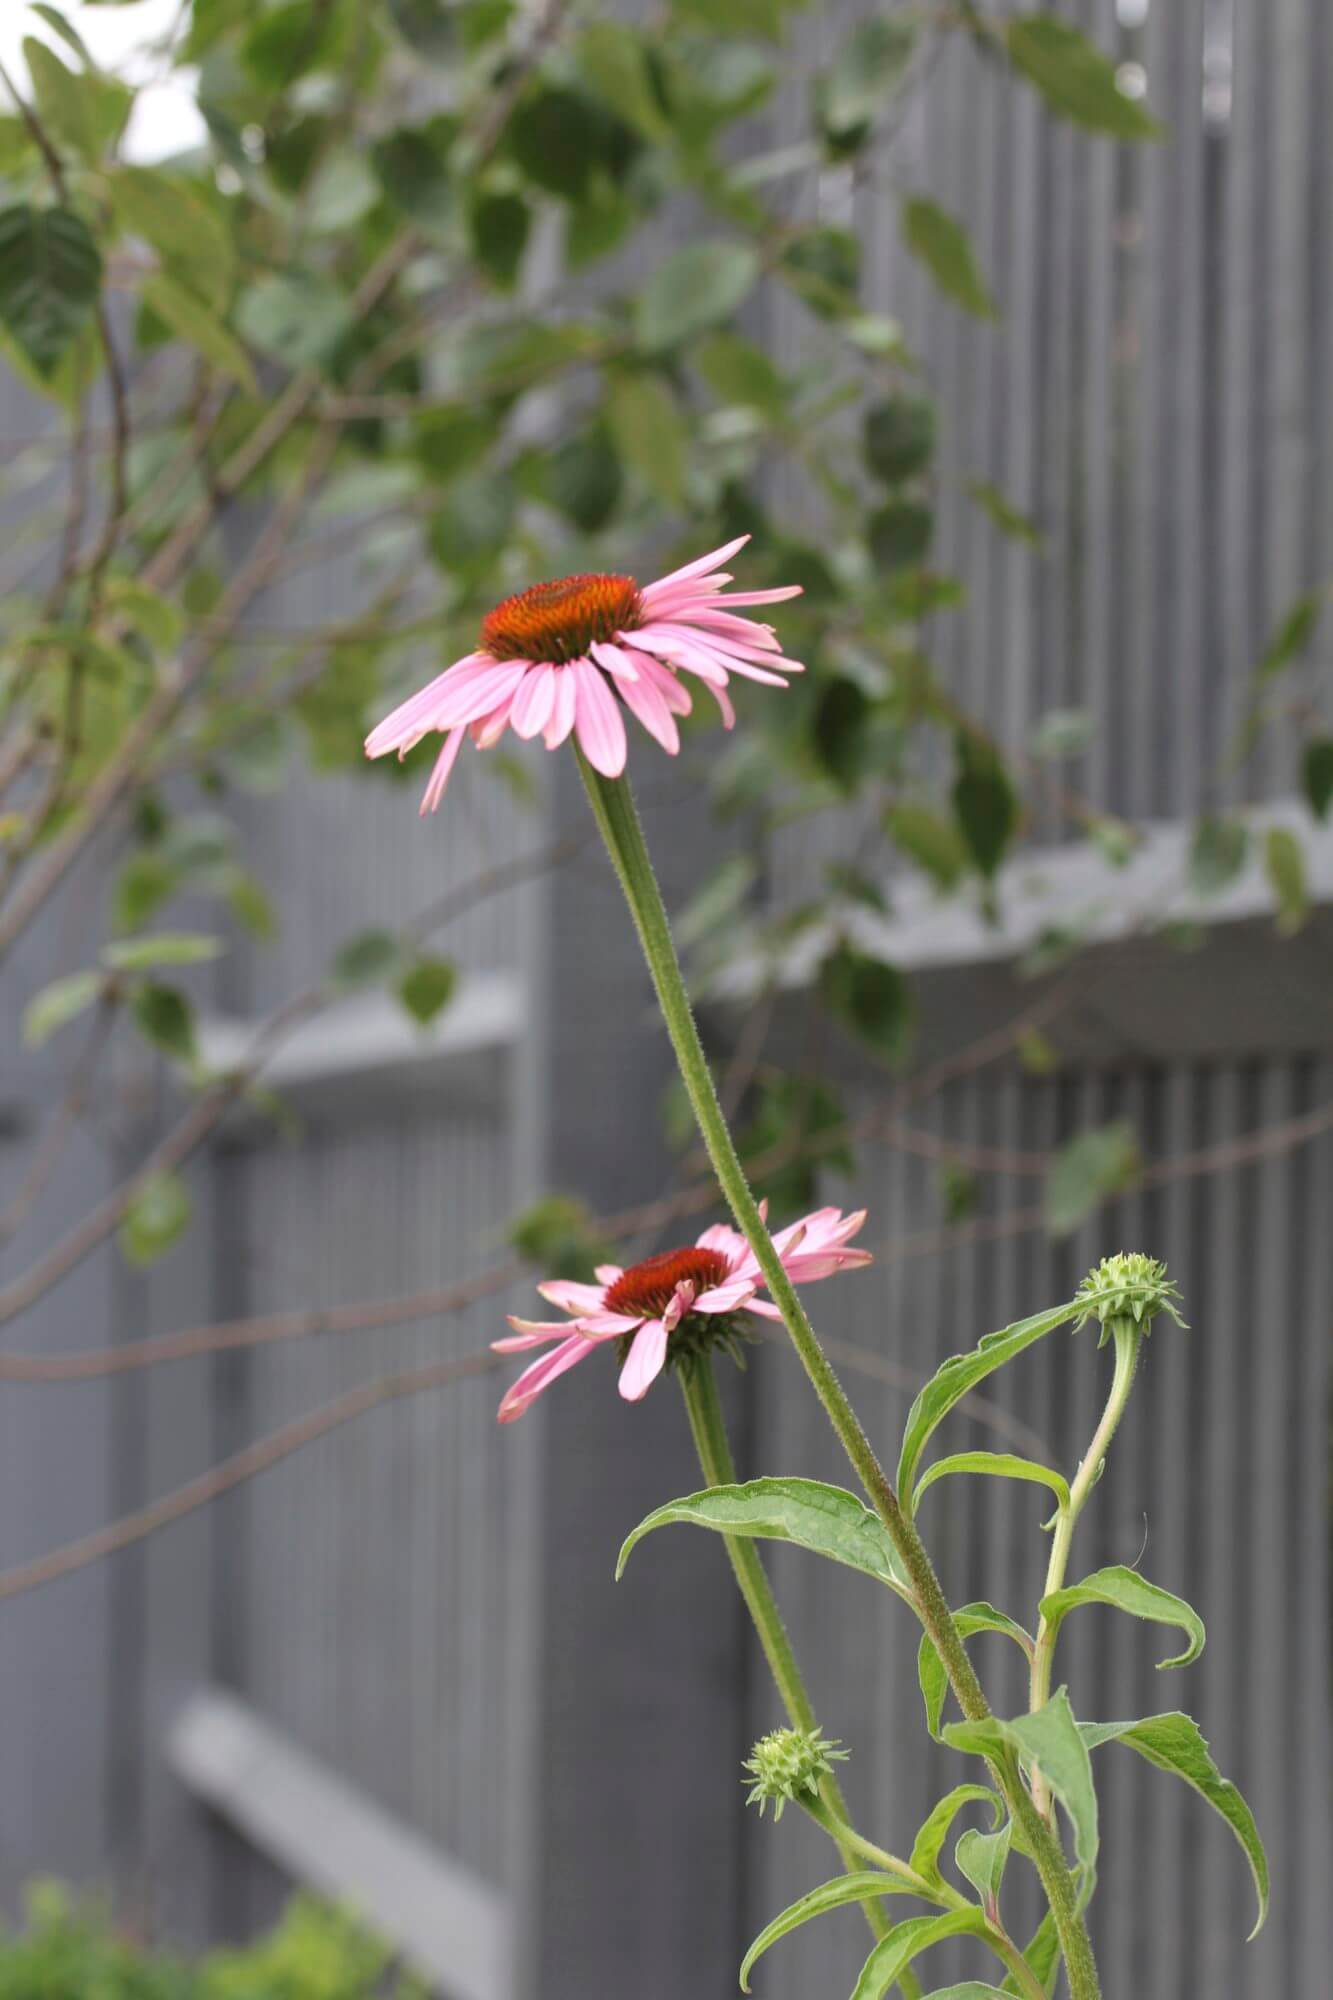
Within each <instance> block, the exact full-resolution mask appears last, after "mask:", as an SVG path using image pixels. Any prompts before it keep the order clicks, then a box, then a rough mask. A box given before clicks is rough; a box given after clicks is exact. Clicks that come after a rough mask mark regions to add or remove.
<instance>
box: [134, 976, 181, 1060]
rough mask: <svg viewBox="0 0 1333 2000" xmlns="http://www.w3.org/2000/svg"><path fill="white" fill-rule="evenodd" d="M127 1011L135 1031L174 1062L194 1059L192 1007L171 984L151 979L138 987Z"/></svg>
mask: <svg viewBox="0 0 1333 2000" xmlns="http://www.w3.org/2000/svg"><path fill="white" fill-rule="evenodd" d="M130 1013H131V1014H132V1015H133V1017H134V1024H135V1026H136V1027H137V1028H138V1030H139V1033H140V1034H141V1035H143V1036H144V1037H145V1039H146V1040H147V1041H150V1042H152V1044H153V1045H154V1047H155V1048H159V1049H161V1050H162V1052H163V1054H164V1055H169V1056H172V1057H174V1059H175V1060H176V1061H177V1062H185V1063H191V1062H193V1061H194V1059H195V1056H196V1053H197V1051H196V1048H195V1040H194V1009H193V1008H192V1007H191V1005H190V1003H189V1001H188V1000H187V999H186V997H185V995H184V994H183V993H180V992H178V991H177V989H176V988H175V987H174V986H158V985H156V984H155V983H153V982H152V981H150V982H149V983H148V984H147V985H146V986H141V987H140V988H139V990H138V992H137V993H136V994H135V995H134V997H133V999H132V1000H131V1001H130Z"/></svg>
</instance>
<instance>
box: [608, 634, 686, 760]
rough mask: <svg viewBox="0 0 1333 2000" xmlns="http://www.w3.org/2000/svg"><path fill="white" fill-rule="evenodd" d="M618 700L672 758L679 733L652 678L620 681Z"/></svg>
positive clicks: (678, 741) (641, 657) (643, 655)
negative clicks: (619, 699)
mask: <svg viewBox="0 0 1333 2000" xmlns="http://www.w3.org/2000/svg"><path fill="white" fill-rule="evenodd" d="M638 658H639V659H640V660H646V659H647V658H648V655H647V654H646V653H640V654H639V655H638ZM620 697H621V700H622V701H623V702H624V704H625V706H626V708H627V709H628V710H629V712H630V714H631V715H634V716H637V717H638V719H639V721H640V722H641V723H642V724H643V726H644V728H645V729H646V730H647V731H648V734H649V735H650V736H651V737H653V738H655V740H656V741H657V742H658V743H660V744H661V746H662V748H663V749H664V750H665V751H666V752H667V754H668V756H671V757H674V756H675V755H676V753H677V751H678V750H679V749H680V731H679V730H678V729H677V727H676V718H675V716H674V715H673V714H672V713H671V710H670V708H669V707H668V705H667V699H666V696H665V695H664V694H663V693H662V690H661V689H660V688H659V687H657V686H656V685H655V684H654V682H653V680H652V679H651V677H649V676H644V677H643V678H642V679H640V680H634V681H622V682H621V684H620Z"/></svg>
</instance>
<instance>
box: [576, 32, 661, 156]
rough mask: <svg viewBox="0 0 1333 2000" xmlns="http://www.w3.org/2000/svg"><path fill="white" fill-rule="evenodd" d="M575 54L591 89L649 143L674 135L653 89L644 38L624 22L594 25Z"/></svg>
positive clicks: (577, 45)
mask: <svg viewBox="0 0 1333 2000" xmlns="http://www.w3.org/2000/svg"><path fill="white" fill-rule="evenodd" d="M575 54H576V57H577V60H578V64H579V68H580V69H581V70H582V72H583V74H584V76H585V77H586V78H587V80H588V82H589V83H590V84H591V85H592V88H593V89H594V90H595V91H596V92H597V94H598V96H599V97H601V98H602V99H603V100H604V101H605V102H606V103H607V104H608V105H609V106H610V108H611V109H612V110H613V111H614V112H616V113H617V114H618V115H619V116H620V117H622V118H628V120H629V122H630V124H631V125H636V126H637V127H638V129H639V130H640V131H641V132H643V133H644V134H646V136H647V137H648V138H650V139H658V140H660V139H666V138H669V137H670V134H671V122H670V120H669V119H668V118H667V115H666V113H665V111H664V110H663V109H662V105H661V103H660V102H659V100H658V96H657V92H656V90H655V89H654V87H653V80H652V75H651V72H650V70H649V66H648V65H649V52H648V48H647V46H646V45H645V42H644V39H643V37H642V36H641V35H639V34H636V33H635V31H634V29H633V28H631V27H628V26H627V25H626V24H625V23H624V22H623V21H593V22H590V23H589V25H588V26H587V27H586V28H585V29H584V30H583V32H582V34H581V35H580V36H579V38H578V41H577V43H576V44H575Z"/></svg>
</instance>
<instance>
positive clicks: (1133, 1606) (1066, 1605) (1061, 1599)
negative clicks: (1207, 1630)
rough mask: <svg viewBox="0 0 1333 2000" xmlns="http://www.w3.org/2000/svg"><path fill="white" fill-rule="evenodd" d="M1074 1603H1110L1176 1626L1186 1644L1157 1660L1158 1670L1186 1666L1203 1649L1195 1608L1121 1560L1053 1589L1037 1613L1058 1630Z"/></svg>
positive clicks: (1136, 1616) (1202, 1634)
mask: <svg viewBox="0 0 1333 2000" xmlns="http://www.w3.org/2000/svg"><path fill="white" fill-rule="evenodd" d="M1078 1604H1110V1605H1113V1606H1114V1607H1115V1608H1116V1610H1118V1611H1129V1612H1131V1613H1132V1614H1133V1616H1134V1617H1135V1618H1151V1619H1152V1620H1154V1622H1155V1623H1156V1624H1158V1625H1176V1626H1178V1627H1179V1628H1180V1630H1181V1631H1182V1632H1183V1633H1184V1634H1185V1636H1186V1637H1187V1638H1188V1640H1189V1645H1188V1646H1187V1648H1186V1649H1185V1651H1184V1652H1183V1653H1177V1654H1176V1655H1175V1656H1174V1657H1173V1658H1172V1659H1169V1660H1159V1661H1158V1663H1157V1664H1158V1668H1159V1670H1160V1669H1161V1668H1164V1667H1187V1666H1188V1665H1189V1664H1190V1661H1191V1660H1197V1659H1198V1657H1199V1655H1200V1653H1201V1652H1202V1651H1203V1642H1204V1629H1203V1620H1202V1618H1200V1616H1199V1614H1198V1612H1197V1611H1195V1610H1194V1609H1193V1608H1192V1607H1191V1606H1190V1605H1188V1604H1186V1602H1185V1600H1184V1598H1183V1597H1175V1596H1173V1595H1172V1593H1171V1592H1170V1591H1169V1590H1162V1589H1161V1588H1160V1587H1159V1586H1158V1585H1157V1584H1155V1583H1149V1582H1148V1580H1147V1578H1146V1577H1143V1576H1140V1575H1139V1573H1138V1571H1137V1570H1132V1569H1126V1568H1125V1567H1124V1565H1123V1564H1122V1563H1115V1564H1113V1565H1112V1566H1111V1567H1110V1568H1109V1569H1099V1570H1096V1571H1095V1572H1094V1573H1093V1575H1091V1576H1085V1577H1084V1579H1083V1581H1082V1583H1071V1584H1070V1585H1069V1586H1068V1588H1067V1589H1065V1590H1053V1591H1052V1592H1051V1594H1050V1596H1049V1597H1043V1598H1042V1600H1041V1615H1042V1617H1043V1618H1044V1619H1045V1620H1046V1622H1047V1624H1048V1625H1049V1626H1051V1627H1052V1628H1054V1629H1056V1630H1058V1629H1059V1626H1060V1623H1061V1621H1062V1619H1063V1618H1064V1617H1065V1614H1066V1613H1067V1612H1070V1611H1072V1610H1073V1609H1074V1607H1075V1605H1078Z"/></svg>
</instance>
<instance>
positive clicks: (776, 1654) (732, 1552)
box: [680, 1354, 888, 1937]
mask: <svg viewBox="0 0 1333 2000" xmlns="http://www.w3.org/2000/svg"><path fill="white" fill-rule="evenodd" d="M680 1386H681V1390H682V1393H683V1394H684V1397H685V1410H686V1414H687V1415H688V1417H689V1420H690V1432H691V1435H692V1436H693V1438H694V1448H695V1451H696V1452H697V1453H698V1455H699V1465H700V1469H701V1470H702V1472H703V1476H704V1478H705V1479H706V1480H707V1482H708V1484H709V1485H710V1486H734V1485H735V1483H736V1466H735V1462H734V1460H733V1459H732V1456H731V1446H730V1444H729V1443H728V1442H727V1431H726V1424H725V1423H724V1421H723V1417H722V1405H721V1402H720V1401H719V1399H718V1393H717V1382H716V1379H715V1378H714V1375H713V1363H712V1360H711V1358H710V1357H709V1356H708V1355H707V1354H702V1355H699V1356H698V1357H697V1358H696V1359H695V1360H694V1361H693V1362H692V1363H691V1364H690V1366H689V1367H688V1368H683V1369H682V1370H681V1371H680ZM722 1539H723V1541H724V1542H725V1543H726V1547H727V1554H728V1556H729V1557H730V1559H731V1567H732V1571H733V1573H734V1575H735V1578H736V1584H737V1588H738V1589H739V1591H740V1594H741V1596H742V1598H743V1599H744V1600H745V1608H746V1610H747V1611H748V1612H749V1614H750V1618H751V1621H752V1622H753V1625H754V1629H755V1631H756V1632H757V1633H758V1635H759V1643H760V1645H761V1646H762V1647H763V1649H764V1658H765V1659H766V1660H767V1662H768V1667H769V1672H770V1673H771V1674H772V1676H773V1681H774V1685H775V1686H776V1688H777V1690H778V1693H779V1695H780V1696H781V1697H782V1705H783V1707H784V1708H785V1709H786V1711H787V1718H788V1720H789V1721H790V1723H791V1725H792V1727H793V1728H794V1729H803V1730H816V1731H817V1730H818V1728H819V1719H818V1717H817V1716H816V1714H815V1709H814V1703H813V1702H812V1701H811V1699H810V1695H809V1691H808V1690H807V1688H806V1685H805V1681H804V1679H803V1678H802V1675H801V1670H800V1668H799V1666H798V1665H797V1664H796V1655H795V1653H793V1651H792V1645H791V1640H790V1639H789V1638H788V1636H787V1628H786V1625H785V1624H784V1623H783V1619H782V1613H781V1611H780V1610H779V1609H778V1602H777V1599H776V1598H775V1597H774V1595H773V1586H772V1584H771V1583H770V1582H769V1580H768V1573H767V1571H766V1570H765V1568H764V1565H763V1563H762V1561H761V1560H760V1557H759V1551H758V1550H757V1549H756V1548H755V1545H754V1543H753V1541H752V1540H751V1539H750V1538H749V1537H748V1536H746V1535H724V1536H723V1538H722ZM819 1791H820V1799H821V1801H822V1802H823V1803H824V1804H825V1805H826V1806H827V1808H828V1810H829V1811H830V1813H831V1814H832V1815H833V1816H834V1817H835V1819H836V1820H837V1821H839V1822H841V1821H842V1820H844V1819H845V1818H846V1816H847V1804H846V1801H845V1799H844V1798H843V1795H842V1787H841V1786H840V1785H839V1783H838V1781H837V1779H836V1778H835V1777H834V1776H833V1774H832V1773H831V1772H830V1773H829V1774H828V1776H827V1777H825V1778H824V1780H823V1782H822V1783H821V1785H820V1788H819ZM833 1839H834V1840H835V1842H836V1843H837V1847H838V1852H839V1855H840V1856H841V1858H842V1865H843V1867H844V1868H845V1869H846V1870H847V1872H848V1873H849V1874H851V1873H852V1872H853V1871H854V1870H855V1868H856V1867H857V1861H856V1855H855V1853H854V1851H853V1848H852V1846H851V1845H850V1844H844V1841H843V1839H842V1838H841V1837H840V1836H839V1835H838V1834H836V1833H834V1834H833ZM865 1912H866V1921H867V1922H868V1923H869V1925H870V1928H871V1930H872V1931H873V1932H874V1934H875V1936H876V1937H883V1935H884V1933H885V1931H886V1930H887V1929H888V1924H887V1922H886V1920H885V1917H884V1914H883V1912H882V1911H881V1910H880V1908H879V1905H878V1904H877V1903H876V1904H871V1903H867V1904H866V1905H865Z"/></svg>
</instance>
